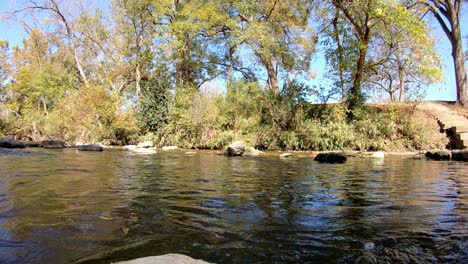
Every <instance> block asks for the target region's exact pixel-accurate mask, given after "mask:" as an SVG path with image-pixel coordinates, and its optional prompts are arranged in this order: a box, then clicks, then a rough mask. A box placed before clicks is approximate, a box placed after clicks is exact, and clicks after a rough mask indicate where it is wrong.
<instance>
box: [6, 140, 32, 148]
mask: <svg viewBox="0 0 468 264" xmlns="http://www.w3.org/2000/svg"><path fill="white" fill-rule="evenodd" d="M25 147H26V146H25V145H24V144H23V143H22V142H21V141H17V140H14V139H11V138H0V148H25Z"/></svg>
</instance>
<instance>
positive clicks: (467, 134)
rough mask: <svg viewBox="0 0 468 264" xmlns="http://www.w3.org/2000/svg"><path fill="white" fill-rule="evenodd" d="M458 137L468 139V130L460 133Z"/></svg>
mask: <svg viewBox="0 0 468 264" xmlns="http://www.w3.org/2000/svg"><path fill="white" fill-rule="evenodd" d="M458 139H460V140H468V132H463V133H459V134H458Z"/></svg>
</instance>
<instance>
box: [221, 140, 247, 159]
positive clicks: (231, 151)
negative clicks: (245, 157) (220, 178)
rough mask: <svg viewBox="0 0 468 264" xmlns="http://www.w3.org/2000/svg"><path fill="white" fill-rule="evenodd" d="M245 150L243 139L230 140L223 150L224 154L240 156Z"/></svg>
mask: <svg viewBox="0 0 468 264" xmlns="http://www.w3.org/2000/svg"><path fill="white" fill-rule="evenodd" d="M244 152H245V143H244V141H234V142H232V143H231V144H230V145H229V146H228V147H227V148H226V150H225V151H224V155H226V156H242V154H244Z"/></svg>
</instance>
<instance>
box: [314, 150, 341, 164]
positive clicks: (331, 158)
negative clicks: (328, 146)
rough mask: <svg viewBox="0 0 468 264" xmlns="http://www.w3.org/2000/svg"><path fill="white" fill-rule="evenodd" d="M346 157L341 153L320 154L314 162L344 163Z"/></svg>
mask: <svg viewBox="0 0 468 264" xmlns="http://www.w3.org/2000/svg"><path fill="white" fill-rule="evenodd" d="M346 159H347V158H346V155H345V154H344V153H341V152H326V153H320V154H318V155H317V156H316V157H315V159H314V160H316V161H318V162H326V163H344V162H345V161H346Z"/></svg>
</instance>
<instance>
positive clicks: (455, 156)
mask: <svg viewBox="0 0 468 264" xmlns="http://www.w3.org/2000/svg"><path fill="white" fill-rule="evenodd" d="M452 160H458V161H468V149H463V150H452Z"/></svg>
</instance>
